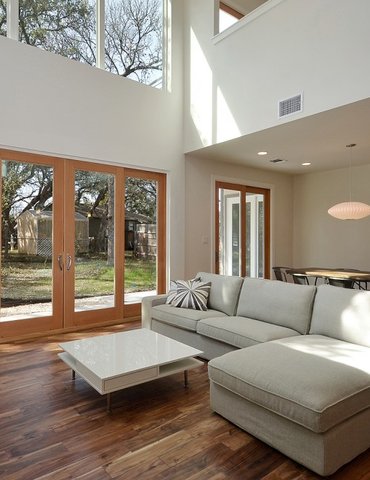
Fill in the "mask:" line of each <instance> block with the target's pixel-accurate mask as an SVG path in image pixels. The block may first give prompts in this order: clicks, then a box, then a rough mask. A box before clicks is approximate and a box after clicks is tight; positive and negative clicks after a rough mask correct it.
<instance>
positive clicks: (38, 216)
mask: <svg viewBox="0 0 370 480" xmlns="http://www.w3.org/2000/svg"><path fill="white" fill-rule="evenodd" d="M52 220H53V212H51V211H47V210H44V211H41V212H38V211H36V210H26V211H25V212H23V213H22V214H21V215H19V217H18V218H17V239H18V253H24V254H26V255H40V256H41V257H51V255H52ZM75 229H76V230H75V242H76V243H75V244H76V249H77V252H78V253H86V252H88V251H89V221H88V219H87V218H86V217H84V216H83V215H81V214H80V213H76V214H75Z"/></svg>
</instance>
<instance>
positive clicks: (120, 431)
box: [0, 323, 370, 480]
mask: <svg viewBox="0 0 370 480" xmlns="http://www.w3.org/2000/svg"><path fill="white" fill-rule="evenodd" d="M134 327H138V324H132V323H130V324H125V325H122V326H119V327H110V328H104V329H99V330H98V329H96V330H94V331H85V332H82V333H79V334H76V333H73V334H72V333H70V334H63V335H56V336H50V337H45V338H42V339H35V340H32V341H19V342H13V343H7V344H0V352H1V355H0V367H1V370H0V382H1V396H0V479H1V480H35V479H43V480H44V479H45V480H47V479H48V480H65V479H75V480H77V479H79V480H108V479H125V480H135V479H140V480H146V479H151V480H153V479H154V480H184V479H187V480H226V479H228V480H236V479H238V480H239V479H243V480H256V479H261V480H262V479H263V480H312V479H318V478H321V477H319V476H317V475H315V474H313V473H312V472H310V471H308V470H307V469H305V468H303V467H302V466H300V465H298V464H296V463H295V462H293V461H292V460H289V459H288V458H287V457H285V456H284V455H282V454H280V453H279V452H277V451H276V450H274V449H272V448H270V447H268V446H267V445H265V444H264V443H262V442H260V441H259V440H256V439H255V438H253V437H251V436H249V435H248V434H247V433H245V432H244V431H242V430H240V429H238V428H237V427H235V426H234V425H232V424H231V423H229V422H227V421H226V420H224V419H223V418H222V417H220V416H218V415H217V414H214V413H212V411H211V410H210V408H209V397H208V389H209V385H208V376H207V366H206V365H204V366H203V367H199V368H198V369H195V370H192V371H191V372H190V373H189V382H190V383H189V388H188V389H185V388H184V386H183V375H182V374H178V375H173V376H170V377H167V378H163V379H160V380H157V381H155V382H151V383H146V384H143V385H139V386H136V387H132V388H130V389H127V390H124V391H121V392H116V393H114V394H113V395H112V407H113V411H112V413H111V414H107V413H106V410H105V407H106V400H105V398H104V397H102V396H100V395H99V394H98V393H97V392H96V391H95V390H93V389H92V388H91V387H90V386H89V385H88V384H87V383H86V382H85V381H84V380H82V379H81V378H79V377H78V376H77V378H76V381H75V382H72V380H71V371H70V370H69V369H68V367H67V366H66V365H65V364H64V363H63V362H62V361H61V360H60V359H59V358H58V356H57V353H58V352H59V351H60V349H59V347H58V343H59V342H61V341H68V340H74V339H76V338H84V337H87V336H92V335H97V334H105V333H111V332H114V331H119V330H122V329H131V328H134ZM327 478H331V479H335V480H347V479H350V480H360V479H361V480H366V479H367V480H369V479H370V450H368V451H367V452H366V453H365V454H363V455H361V456H360V457H358V458H357V459H356V460H354V461H353V462H351V464H349V465H347V466H345V467H343V468H342V469H341V470H340V471H339V472H337V473H336V474H335V475H333V476H331V477H327Z"/></svg>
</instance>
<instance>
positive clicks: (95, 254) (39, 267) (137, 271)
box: [0, 151, 166, 337]
mask: <svg viewBox="0 0 370 480" xmlns="http://www.w3.org/2000/svg"><path fill="white" fill-rule="evenodd" d="M0 158H1V172H2V176H1V188H2V191H1V209H2V220H1V242H2V243H1V246H2V248H1V294H0V336H2V337H8V336H18V335H23V334H31V333H36V332H42V331H47V330H55V329H63V328H71V327H77V326H81V325H84V326H87V325H94V324H104V323H113V322H116V321H117V322H118V321H119V320H120V319H123V318H127V317H134V316H138V315H140V309H141V300H142V298H143V297H144V296H146V295H150V294H153V293H164V292H165V289H166V265H165V264H166V242H165V236H166V233H165V232H166V222H165V218H166V215H165V205H166V176H165V175H164V174H160V173H152V172H144V171H139V170H134V169H125V168H123V167H115V166H108V165H98V164H92V163H88V162H77V161H68V160H63V159H58V158H52V157H43V156H38V155H28V154H22V153H16V152H7V151H0Z"/></svg>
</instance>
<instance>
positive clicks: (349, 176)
mask: <svg viewBox="0 0 370 480" xmlns="http://www.w3.org/2000/svg"><path fill="white" fill-rule="evenodd" d="M355 146H356V144H355V143H350V144H348V145H346V147H347V148H349V149H350V150H349V174H348V188H349V201H350V202H352V148H353V147H355Z"/></svg>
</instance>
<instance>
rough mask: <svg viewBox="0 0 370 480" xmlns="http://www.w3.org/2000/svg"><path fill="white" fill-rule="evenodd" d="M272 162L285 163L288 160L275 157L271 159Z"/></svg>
mask: <svg viewBox="0 0 370 480" xmlns="http://www.w3.org/2000/svg"><path fill="white" fill-rule="evenodd" d="M270 162H271V163H284V162H286V160H283V159H282V158H274V159H273V160H270Z"/></svg>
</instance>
